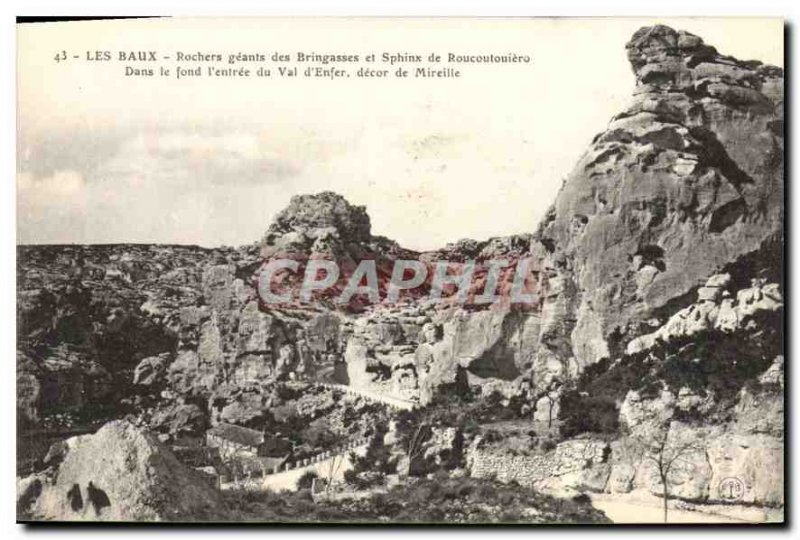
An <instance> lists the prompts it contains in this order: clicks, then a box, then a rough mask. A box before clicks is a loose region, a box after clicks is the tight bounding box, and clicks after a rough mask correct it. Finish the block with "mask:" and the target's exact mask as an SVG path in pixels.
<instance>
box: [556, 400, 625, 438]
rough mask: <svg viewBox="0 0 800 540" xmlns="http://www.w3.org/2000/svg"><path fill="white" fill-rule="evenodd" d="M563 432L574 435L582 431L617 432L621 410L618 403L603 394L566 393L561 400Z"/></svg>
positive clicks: (564, 434)
mask: <svg viewBox="0 0 800 540" xmlns="http://www.w3.org/2000/svg"><path fill="white" fill-rule="evenodd" d="M561 418H562V419H563V424H562V427H561V434H562V435H563V436H564V437H574V436H575V435H579V434H581V433H610V434H614V433H617V431H618V430H619V410H618V409H617V404H616V403H615V402H614V401H613V400H612V399H610V398H607V397H603V396H585V395H581V394H578V393H577V392H570V393H567V394H565V395H564V397H563V398H562V400H561Z"/></svg>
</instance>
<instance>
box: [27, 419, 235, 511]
mask: <svg viewBox="0 0 800 540" xmlns="http://www.w3.org/2000/svg"><path fill="white" fill-rule="evenodd" d="M48 458H49V459H50V460H51V465H52V469H51V470H50V471H48V472H47V473H41V474H39V475H37V476H36V477H34V478H32V479H27V480H26V481H25V482H22V483H21V486H22V490H21V492H20V493H18V498H19V499H21V500H20V504H19V505H18V506H21V507H23V508H19V510H22V511H23V512H24V511H26V510H27V512H28V517H29V518H30V519H34V520H54V521H79V520H87V521H198V520H208V519H213V518H214V517H217V516H218V515H219V512H220V511H221V509H222V501H221V499H220V497H219V494H218V493H217V491H216V490H215V489H214V488H212V487H211V486H210V485H209V484H208V483H207V482H206V481H205V480H204V479H203V478H202V477H201V476H199V474H198V473H196V472H195V471H193V470H191V469H189V468H188V467H186V466H185V465H183V464H181V463H180V462H179V461H178V460H177V459H176V458H175V456H174V455H173V454H172V452H170V451H169V449H167V448H166V447H164V446H163V445H162V444H161V443H160V442H159V441H158V440H157V439H156V438H155V437H154V436H153V435H151V434H150V433H148V432H146V431H143V430H140V429H138V428H136V427H134V426H133V425H132V424H130V423H128V422H125V421H114V422H110V423H108V424H106V425H105V426H104V427H103V428H101V429H100V430H99V431H98V432H97V433H95V434H94V435H84V436H80V437H73V438H72V439H68V440H67V441H64V442H63V443H61V444H60V445H59V446H57V447H56V448H54V449H53V450H52V451H51V452H50V453H49V454H48ZM37 492H38V495H37ZM18 517H20V518H23V519H24V518H25V517H26V516H25V515H22V516H18Z"/></svg>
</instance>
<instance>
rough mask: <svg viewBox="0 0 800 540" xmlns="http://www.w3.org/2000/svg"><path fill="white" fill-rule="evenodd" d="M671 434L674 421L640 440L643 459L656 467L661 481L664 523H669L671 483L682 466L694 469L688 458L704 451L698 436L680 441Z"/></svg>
mask: <svg viewBox="0 0 800 540" xmlns="http://www.w3.org/2000/svg"><path fill="white" fill-rule="evenodd" d="M671 433H674V430H673V429H672V421H669V422H667V423H665V424H663V425H662V426H661V429H658V430H656V431H655V433H654V434H653V435H652V436H651V437H650V438H648V439H644V437H641V438H640V439H639V440H640V442H641V443H642V445H643V447H644V448H643V451H644V452H643V455H642V459H643V460H645V461H649V462H651V463H653V464H654V465H655V468H656V472H657V473H658V477H659V480H660V481H661V489H662V497H663V499H664V523H666V522H667V517H668V504H667V503H668V501H669V496H670V492H669V486H670V483H671V482H674V479H673V475H674V473H675V472H677V471H678V470H679V468H680V467H681V466H683V467H689V468H693V465H692V464H691V462H690V461H688V459H687V458H688V456H690V455H691V454H693V453H695V452H700V451H703V450H704V447H703V446H702V444H701V443H700V442H698V439H697V437H696V436H694V437H692V438H691V439H689V440H686V441H680V440H678V439H676V437H675V436H672V437H670V434H671Z"/></svg>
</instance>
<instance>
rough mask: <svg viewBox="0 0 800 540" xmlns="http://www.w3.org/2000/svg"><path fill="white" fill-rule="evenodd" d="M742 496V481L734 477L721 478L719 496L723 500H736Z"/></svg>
mask: <svg viewBox="0 0 800 540" xmlns="http://www.w3.org/2000/svg"><path fill="white" fill-rule="evenodd" d="M743 496H744V482H742V481H741V480H739V479H738V478H736V477H733V476H730V477H728V478H723V480H722V482H720V483H719V497H720V499H722V500H724V501H730V502H733V501H738V500H739V499H741V498H742V497H743Z"/></svg>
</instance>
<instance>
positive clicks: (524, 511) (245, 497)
mask: <svg viewBox="0 0 800 540" xmlns="http://www.w3.org/2000/svg"><path fill="white" fill-rule="evenodd" d="M226 497H227V506H228V508H229V509H230V510H229V512H230V519H231V520H237V521H239V520H242V521H262V522H295V523H315V522H325V523H332V522H339V523H342V522H344V523H375V522H377V523H384V522H391V523H406V524H426V523H450V524H452V523H464V524H481V523H493V524H514V523H559V524H563V523H610V522H609V521H608V519H607V518H606V517H605V515H604V514H603V513H602V512H600V511H598V510H595V509H594V508H592V506H591V501H590V500H589V499H588V498H587V497H582V498H575V499H560V498H555V497H550V496H547V495H543V494H541V493H537V492H536V491H534V490H532V489H529V488H525V487H522V486H519V485H515V484H501V483H499V482H494V481H488V480H478V479H474V478H466V477H459V478H450V477H449V476H448V475H446V474H442V473H440V474H438V475H436V476H435V477H434V478H432V479H420V480H416V481H411V482H408V483H406V484H403V485H399V486H396V487H394V488H391V489H389V490H388V491H386V492H384V493H375V494H372V495H371V496H369V497H367V498H363V499H347V500H340V501H328V502H319V501H318V502H316V503H315V502H312V501H311V498H310V496H309V493H308V492H307V491H301V492H297V493H289V492H281V493H272V492H258V493H256V492H230V493H228V494H226Z"/></svg>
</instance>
